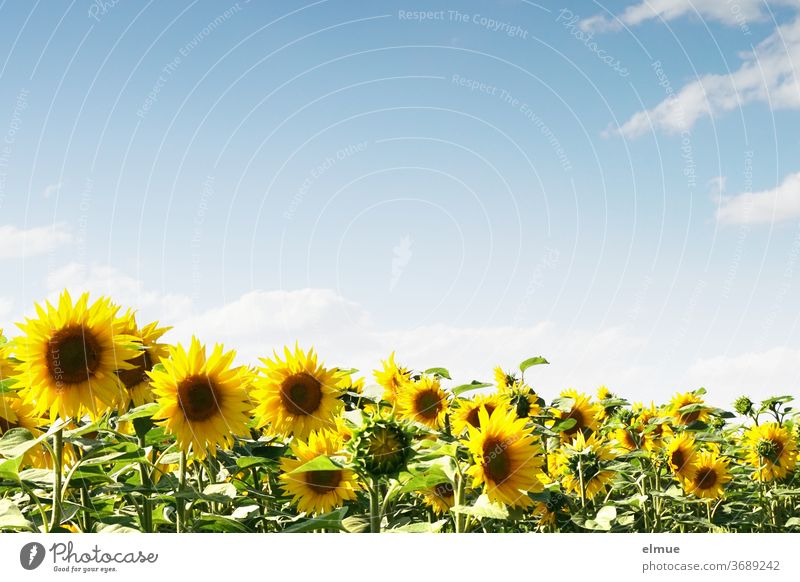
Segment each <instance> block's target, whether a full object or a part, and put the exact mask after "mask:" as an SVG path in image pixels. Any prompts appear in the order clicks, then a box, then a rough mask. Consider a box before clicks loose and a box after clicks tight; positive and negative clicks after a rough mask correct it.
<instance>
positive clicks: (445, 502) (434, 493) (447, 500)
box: [421, 481, 456, 515]
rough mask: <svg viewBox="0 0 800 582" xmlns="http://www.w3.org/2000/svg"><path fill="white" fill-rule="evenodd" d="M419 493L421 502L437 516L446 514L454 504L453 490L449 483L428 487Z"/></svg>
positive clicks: (454, 495)
mask: <svg viewBox="0 0 800 582" xmlns="http://www.w3.org/2000/svg"><path fill="white" fill-rule="evenodd" d="M421 493H422V502H423V503H424V504H425V505H427V506H428V507H430V508H431V509H432V510H433V512H434V513H435V514H437V515H444V514H446V513H448V512H449V511H450V509H452V507H453V506H454V505H455V503H456V494H455V489H453V484H452V483H450V482H449V481H448V482H445V483H439V484H438V485H434V486H433V487H429V488H428V489H425V490H424V491H422V492H421Z"/></svg>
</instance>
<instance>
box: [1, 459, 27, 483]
mask: <svg viewBox="0 0 800 582" xmlns="http://www.w3.org/2000/svg"><path fill="white" fill-rule="evenodd" d="M21 464H22V456H21V455H20V456H19V457H15V458H13V459H8V460H6V461H3V462H2V463H0V479H8V480H9V481H19V466H20V465H21Z"/></svg>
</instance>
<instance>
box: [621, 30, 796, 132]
mask: <svg viewBox="0 0 800 582" xmlns="http://www.w3.org/2000/svg"><path fill="white" fill-rule="evenodd" d="M742 59H743V62H742V64H741V66H740V67H739V68H738V69H737V70H736V71H734V72H733V73H731V74H730V75H717V74H713V75H704V76H702V77H700V78H699V79H697V80H696V81H693V82H691V83H689V84H687V85H685V86H684V87H683V88H682V89H681V90H680V91H678V92H677V93H675V94H673V95H670V96H669V97H667V98H666V99H665V100H664V101H662V102H661V103H659V104H658V105H656V106H655V107H654V108H652V109H650V110H646V111H640V112H638V113H636V114H635V115H633V116H632V117H631V118H630V119H629V120H628V121H627V122H625V123H624V124H623V125H622V127H620V128H619V129H618V130H617V133H619V134H621V135H623V136H625V137H630V138H634V137H638V136H640V135H642V134H645V133H647V132H649V131H652V130H653V129H657V130H663V131H665V132H667V133H670V134H676V133H681V132H684V131H688V130H690V129H691V128H692V127H693V126H694V124H695V123H696V122H697V121H698V120H699V119H701V118H703V117H706V116H716V115H719V114H722V113H725V112H728V111H732V110H735V109H738V108H740V107H742V106H744V105H746V104H748V103H752V102H766V103H769V104H770V106H771V107H772V108H773V109H776V110H777V109H800V81H798V74H797V67H798V66H800V19H798V20H795V21H794V22H792V23H790V24H786V25H783V26H780V27H779V28H778V29H777V30H776V31H775V32H774V33H773V34H771V35H770V36H769V37H768V38H767V39H766V40H765V41H763V42H761V43H760V44H759V45H758V46H757V47H756V48H755V50H754V51H752V52H748V53H745V54H743V55H742Z"/></svg>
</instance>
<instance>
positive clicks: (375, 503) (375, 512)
mask: <svg viewBox="0 0 800 582" xmlns="http://www.w3.org/2000/svg"><path fill="white" fill-rule="evenodd" d="M369 531H370V533H380V532H381V484H380V481H379V480H378V479H372V483H370V487H369Z"/></svg>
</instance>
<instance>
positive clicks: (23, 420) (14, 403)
mask: <svg viewBox="0 0 800 582" xmlns="http://www.w3.org/2000/svg"><path fill="white" fill-rule="evenodd" d="M45 423H46V421H45V420H44V419H43V418H41V417H40V416H39V415H38V414H36V411H35V410H34V407H33V406H32V405H31V404H28V403H26V402H25V401H24V400H22V398H20V397H19V396H18V395H17V394H16V393H15V392H6V393H0V436H2V435H4V434H5V433H6V432H7V431H9V430H12V429H15V428H24V429H25V430H27V431H29V432H30V433H31V435H33V437H34V438H37V437H39V436H41V434H42V431H41V430H40V429H39V427H41V426H43V425H44V424H45ZM75 459H76V455H75V449H74V448H73V447H72V445H71V444H70V443H65V444H64V449H63V451H62V463H63V466H64V467H68V466H70V465H72V463H73V462H74V461H75ZM22 465H23V466H31V467H34V468H37V469H52V468H53V460H52V457H51V455H50V451H49V449H48V448H47V447H45V446H44V445H43V444H37V445H34V446H33V447H31V448H30V449H28V450H27V451H26V452H25V455H24V456H23V457H22Z"/></svg>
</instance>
